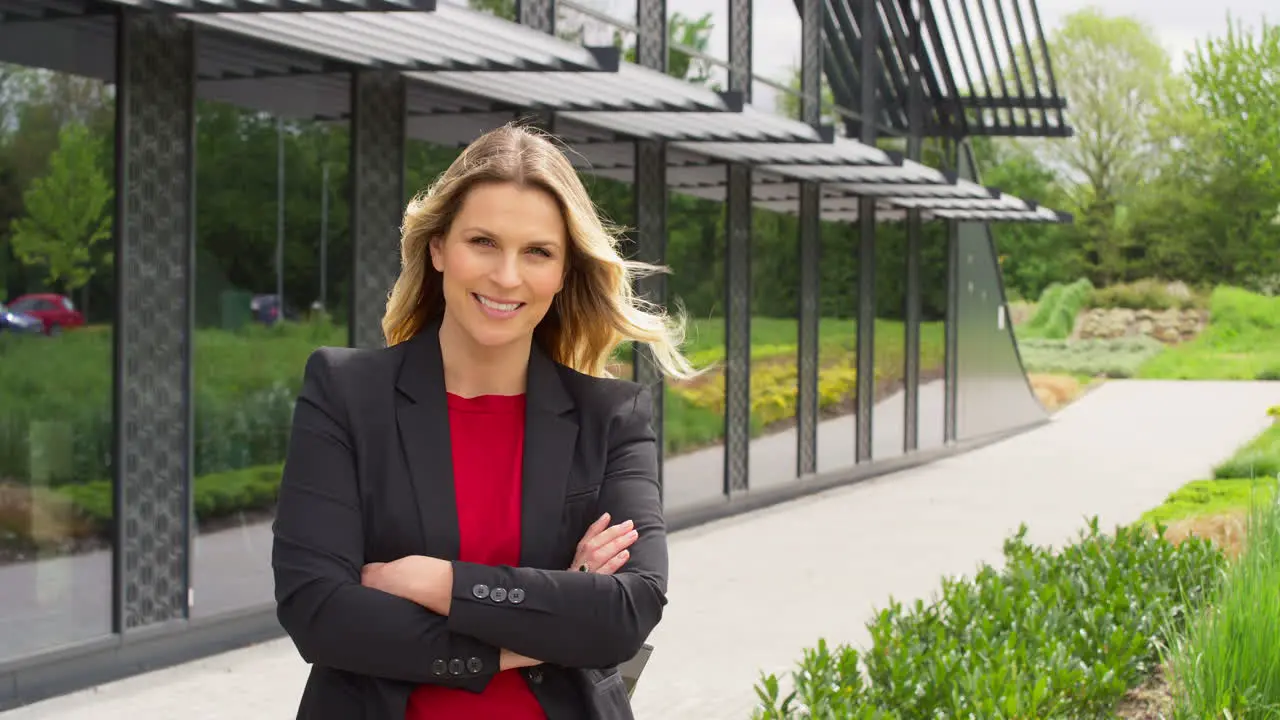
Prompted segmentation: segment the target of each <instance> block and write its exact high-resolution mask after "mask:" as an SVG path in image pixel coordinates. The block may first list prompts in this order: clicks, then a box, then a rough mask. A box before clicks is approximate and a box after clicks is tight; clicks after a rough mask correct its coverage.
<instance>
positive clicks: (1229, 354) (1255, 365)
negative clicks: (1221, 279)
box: [1139, 287, 1280, 380]
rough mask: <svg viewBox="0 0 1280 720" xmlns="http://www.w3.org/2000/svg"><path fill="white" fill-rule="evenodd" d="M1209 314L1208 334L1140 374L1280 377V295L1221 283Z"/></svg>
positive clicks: (1192, 377)
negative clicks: (1257, 292)
mask: <svg viewBox="0 0 1280 720" xmlns="http://www.w3.org/2000/svg"><path fill="white" fill-rule="evenodd" d="M1209 316H1210V321H1209V326H1208V327H1206V328H1205V329H1204V332H1202V333H1200V335H1199V336H1197V337H1196V338H1195V339H1194V340H1191V341H1190V342H1186V343H1183V344H1181V345H1178V346H1176V347H1172V348H1170V349H1169V350H1168V351H1167V352H1164V353H1162V354H1160V355H1159V356H1157V357H1155V358H1153V359H1152V360H1151V361H1149V362H1147V363H1146V364H1144V365H1143V366H1142V368H1141V370H1140V372H1139V376H1140V377H1143V378H1155V379H1164V380H1280V340H1278V338H1280V297H1266V296H1264V295H1258V294H1256V293H1251V292H1249V291H1247V290H1241V289H1240V288H1233V287H1219V288H1217V289H1215V290H1214V291H1213V294H1212V295H1211V296H1210V299H1209Z"/></svg>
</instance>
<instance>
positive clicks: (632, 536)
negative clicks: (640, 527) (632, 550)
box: [627, 530, 640, 540]
mask: <svg viewBox="0 0 1280 720" xmlns="http://www.w3.org/2000/svg"><path fill="white" fill-rule="evenodd" d="M627 537H629V538H631V539H633V540H634V539H635V538H638V537H640V533H638V532H636V531H635V530H632V531H631V532H629V533H627Z"/></svg>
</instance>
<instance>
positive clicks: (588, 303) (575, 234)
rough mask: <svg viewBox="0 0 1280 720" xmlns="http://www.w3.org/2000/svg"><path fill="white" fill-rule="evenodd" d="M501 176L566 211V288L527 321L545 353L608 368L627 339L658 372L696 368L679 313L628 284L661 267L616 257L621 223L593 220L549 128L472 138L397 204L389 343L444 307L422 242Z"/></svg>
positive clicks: (680, 374)
mask: <svg viewBox="0 0 1280 720" xmlns="http://www.w3.org/2000/svg"><path fill="white" fill-rule="evenodd" d="M505 182H511V183H516V184H518V185H521V186H524V187H535V188H540V189H542V190H544V191H546V192H548V193H550V194H551V196H552V197H554V198H555V199H556V201H557V203H558V204H559V205H560V212H561V214H562V215H563V217H564V222H565V227H566V231H567V234H568V238H567V240H568V243H567V245H568V248H567V251H568V252H567V253H566V260H565V280H564V287H563V289H561V291H560V292H559V293H558V294H557V295H556V298H555V301H554V302H552V305H551V309H550V310H548V311H547V315H546V317H544V318H543V319H542V322H540V323H539V324H538V326H537V328H536V329H535V330H534V341H535V342H537V343H538V344H539V345H540V346H541V347H542V349H543V350H544V351H545V352H546V353H547V354H548V355H550V356H551V358H552V359H553V360H555V361H556V362H558V363H561V364H562V365H566V366H568V367H570V368H573V369H574V370H577V371H578V372H581V373H585V374H587V375H594V376H596V377H606V376H608V374H609V373H608V371H607V370H606V369H605V366H606V364H607V363H608V361H609V357H610V356H611V354H612V353H613V351H614V350H615V349H616V348H617V347H618V345H620V344H621V343H623V342H625V341H628V340H630V341H632V342H636V343H643V344H645V345H647V346H648V347H649V350H650V355H651V357H652V359H653V361H654V362H655V363H656V364H657V366H658V367H659V368H660V369H661V370H662V372H663V373H664V374H665V375H667V376H669V377H673V378H688V377H692V376H694V375H696V374H698V373H697V371H696V370H694V368H693V366H692V365H691V364H690V363H689V361H688V360H687V359H686V358H685V357H684V355H683V354H681V352H680V349H679V348H680V345H681V344H682V343H683V342H684V319H683V317H672V316H671V315H669V314H668V313H667V311H666V310H665V309H663V308H662V307H660V306H658V305H656V304H654V303H651V302H648V301H646V300H645V299H643V298H641V297H640V296H638V295H637V294H636V293H635V291H634V290H633V288H632V283H633V281H634V280H635V279H637V278H639V277H643V276H647V275H651V274H654V273H658V272H667V268H665V267H662V266H657V265H650V264H647V263H641V262H635V261H629V260H625V259H623V257H622V256H621V255H620V254H619V252H618V244H619V241H620V238H621V235H622V233H621V230H620V229H619V228H616V227H614V226H612V225H610V224H608V223H607V222H606V221H604V220H602V219H601V217H600V214H599V213H598V212H597V210H596V206H595V204H594V203H593V202H592V201H591V196H590V195H589V194H588V193H587V189H586V188H585V187H584V186H583V184H582V180H581V179H580V178H579V177H578V173H577V171H575V170H574V168H573V165H572V164H570V162H569V160H568V159H567V158H566V157H565V156H564V154H563V153H562V152H561V151H560V149H559V148H558V147H557V146H556V145H555V144H554V143H553V142H552V141H551V139H550V138H549V137H548V136H546V135H544V134H542V133H540V132H539V131H537V130H534V129H531V128H528V127H522V126H518V125H514V124H513V125H507V126H505V127H502V128H499V129H497V130H493V131H491V132H489V133H486V134H485V135H483V136H481V137H480V138H478V139H477V140H475V141H474V142H472V143H471V144H470V145H469V146H467V148H466V149H465V150H463V151H462V154H460V155H459V156H458V158H457V159H456V160H454V161H453V164H452V165H450V166H449V169H448V170H446V171H445V172H444V174H442V175H441V176H440V177H439V179H437V180H436V182H435V183H434V184H432V185H431V187H429V188H427V189H426V190H425V191H424V192H421V193H419V194H418V195H417V196H416V197H414V199H413V200H412V201H411V202H410V203H409V205H408V207H407V208H406V209H405V213H404V224H403V225H402V227H401V235H400V277H399V278H398V279H397V280H396V284H395V286H394V287H393V288H392V290H391V295H390V297H389V299H388V301H387V309H386V313H385V314H384V315H383V318H382V331H383V333H384V334H385V335H386V339H387V344H388V345H396V344H399V343H402V342H405V341H406V340H409V339H410V338H412V337H414V336H415V335H417V334H418V333H419V332H421V331H422V329H423V328H424V327H425V326H426V325H427V324H428V323H430V322H432V321H435V320H438V319H439V318H441V317H442V316H443V314H444V304H445V303H444V295H443V291H442V279H441V274H440V272H439V271H437V270H436V269H435V267H434V265H432V263H431V255H430V243H431V241H432V239H433V238H443V237H445V236H446V235H447V234H448V232H449V228H450V225H451V224H452V223H453V220H454V218H455V217H456V216H457V213H458V210H459V209H460V208H461V207H462V202H463V200H464V199H466V196H467V193H468V192H469V191H470V190H471V189H472V188H474V187H476V186H477V185H480V184H484V183H505Z"/></svg>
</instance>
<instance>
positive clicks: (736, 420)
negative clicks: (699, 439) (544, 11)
mask: <svg viewBox="0 0 1280 720" xmlns="http://www.w3.org/2000/svg"><path fill="white" fill-rule="evenodd" d="M729 66H730V67H729V90H731V91H735V90H736V91H738V92H741V93H742V94H743V97H745V98H746V99H747V101H748V102H750V100H751V0H729ZM726 172H727V173H728V177H727V178H726V180H727V185H728V187H727V190H726V203H725V213H726V217H725V243H726V246H725V272H724V283H725V288H724V290H725V328H724V331H725V332H724V335H725V338H724V339H725V404H724V405H725V413H724V440H725V441H724V491H725V494H726V495H728V494H730V493H733V492H737V491H743V490H746V489H747V488H748V487H750V480H749V478H748V473H749V470H750V465H751V463H750V461H749V457H748V454H749V451H750V449H751V202H752V193H751V183H752V180H751V166H749V165H741V164H736V163H731V164H730V165H729V167H728V170H727V171H726Z"/></svg>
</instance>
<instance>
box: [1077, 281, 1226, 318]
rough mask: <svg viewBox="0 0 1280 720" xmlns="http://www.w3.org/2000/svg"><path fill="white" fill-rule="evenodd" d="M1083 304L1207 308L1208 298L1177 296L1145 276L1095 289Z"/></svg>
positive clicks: (1110, 306) (1190, 293)
mask: <svg viewBox="0 0 1280 720" xmlns="http://www.w3.org/2000/svg"><path fill="white" fill-rule="evenodd" d="M1086 306H1087V307H1091V308H1125V309H1128V310H1173V309H1177V310H1189V309H1193V308H1205V307H1207V306H1208V298H1206V297H1205V296H1204V295H1201V294H1199V293H1195V292H1188V293H1187V294H1186V295H1180V294H1178V293H1175V292H1172V291H1171V290H1170V289H1169V285H1168V284H1167V283H1163V282H1160V281H1159V280H1153V279H1150V278H1147V279H1143V280H1136V281H1134V282H1131V283H1117V284H1115V285H1110V286H1107V287H1103V288H1095V289H1094V291H1093V292H1092V293H1090V294H1089V299H1088V301H1087V302H1086Z"/></svg>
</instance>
